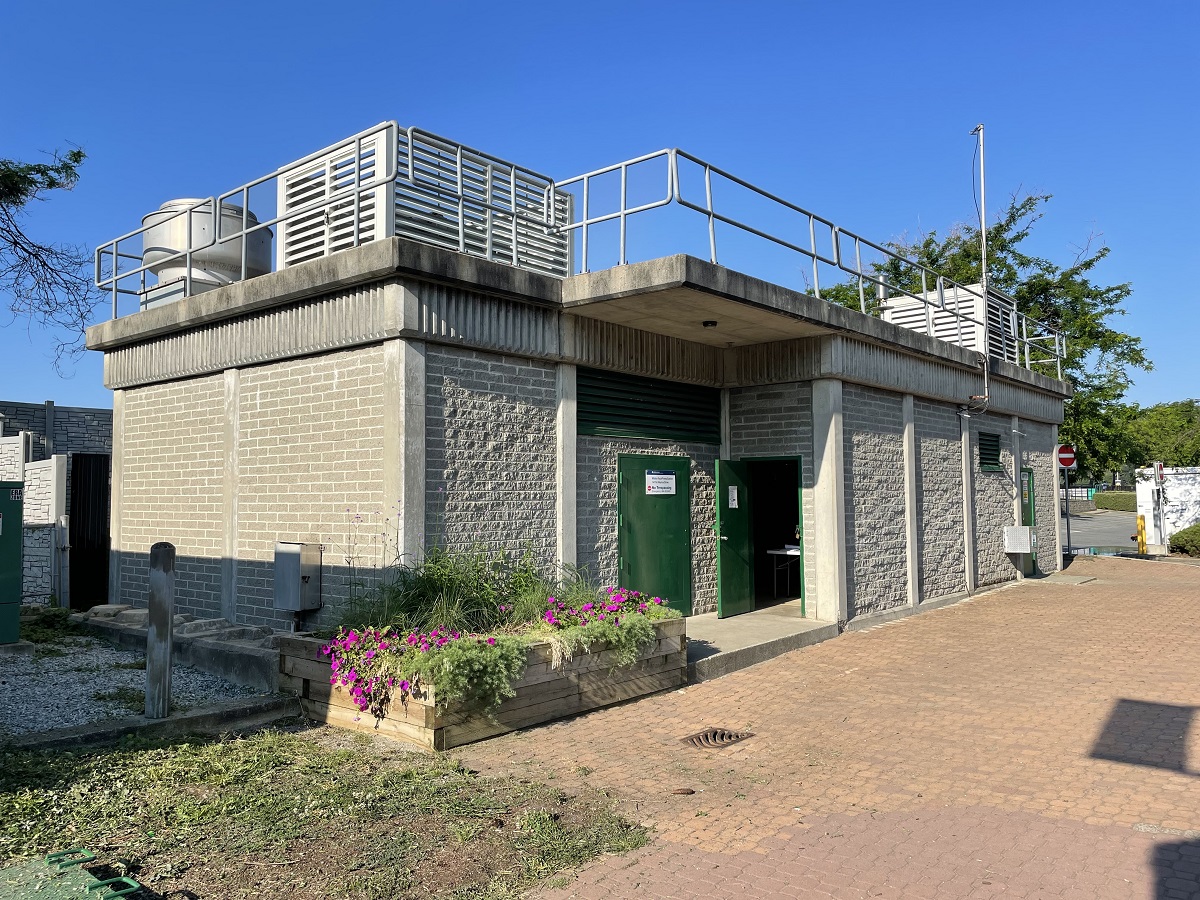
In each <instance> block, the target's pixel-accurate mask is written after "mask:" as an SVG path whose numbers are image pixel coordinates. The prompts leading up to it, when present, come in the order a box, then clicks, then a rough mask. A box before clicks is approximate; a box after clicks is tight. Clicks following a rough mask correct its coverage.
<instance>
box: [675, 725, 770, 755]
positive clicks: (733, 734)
mask: <svg viewBox="0 0 1200 900" xmlns="http://www.w3.org/2000/svg"><path fill="white" fill-rule="evenodd" d="M749 737H754V733H753V732H750V731H730V730H729V729H728V728H705V729H704V730H703V731H701V732H698V733H696V734H693V735H689V736H688V737H685V738H682V740H683V742H684V743H685V744H690V745H691V746H693V747H699V748H700V749H702V750H720V749H721V748H722V747H728V746H729V745H730V744H736V743H737V742H738V741H744V740H745V739H746V738H749Z"/></svg>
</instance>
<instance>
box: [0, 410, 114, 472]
mask: <svg viewBox="0 0 1200 900" xmlns="http://www.w3.org/2000/svg"><path fill="white" fill-rule="evenodd" d="M0 416H4V435H5V436H6V437H8V436H11V435H14V434H19V433H20V432H22V431H28V432H31V433H32V434H33V435H34V439H33V447H32V451H31V452H32V458H33V459H34V460H39V459H45V458H46V455H47V454H46V407H45V405H44V404H41V403H0ZM109 427H110V428H111V420H110V426H109Z"/></svg>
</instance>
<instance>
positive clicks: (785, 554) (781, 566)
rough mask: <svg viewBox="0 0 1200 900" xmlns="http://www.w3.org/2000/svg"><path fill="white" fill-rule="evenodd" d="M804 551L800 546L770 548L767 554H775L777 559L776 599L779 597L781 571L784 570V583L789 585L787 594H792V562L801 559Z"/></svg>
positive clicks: (775, 560) (775, 561)
mask: <svg viewBox="0 0 1200 900" xmlns="http://www.w3.org/2000/svg"><path fill="white" fill-rule="evenodd" d="M803 553H804V551H803V550H801V549H800V548H799V547H781V548H780V549H778V550H768V551H767V556H773V557H775V559H774V560H773V562H774V563H775V586H774V587H775V599H776V600H778V599H779V572H780V570H782V571H783V572H784V577H785V580H784V584H786V585H787V595H788V596H789V597H790V596H791V595H792V563H793V562H794V561H795V560H797V559H799V558H800V556H801V554H803ZM780 557H782V559H781V558H780Z"/></svg>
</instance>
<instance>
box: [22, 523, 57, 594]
mask: <svg viewBox="0 0 1200 900" xmlns="http://www.w3.org/2000/svg"><path fill="white" fill-rule="evenodd" d="M23 531H24V534H23V535H22V542H23V546H24V550H23V556H22V572H21V601H22V602H23V603H43V604H44V603H47V602H49V600H50V595H51V594H52V593H53V591H54V588H53V581H52V579H51V570H50V566H51V555H52V554H53V552H54V549H53V538H54V528H53V527H51V526H49V525H31V526H26V527H25V528H24V529H23Z"/></svg>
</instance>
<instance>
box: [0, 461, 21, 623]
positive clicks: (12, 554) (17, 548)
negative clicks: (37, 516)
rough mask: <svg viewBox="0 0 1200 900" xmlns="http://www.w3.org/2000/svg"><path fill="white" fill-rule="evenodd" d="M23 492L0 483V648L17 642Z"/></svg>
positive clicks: (14, 485) (15, 483) (14, 484)
mask: <svg viewBox="0 0 1200 900" xmlns="http://www.w3.org/2000/svg"><path fill="white" fill-rule="evenodd" d="M24 491H25V485H23V484H22V483H21V482H19V481H0V644H15V643H16V642H17V641H18V640H19V639H20V631H21V552H22V549H23V545H22V535H23V533H24V525H23V523H22V518H23V516H22V513H23V510H22V506H23V497H24Z"/></svg>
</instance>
